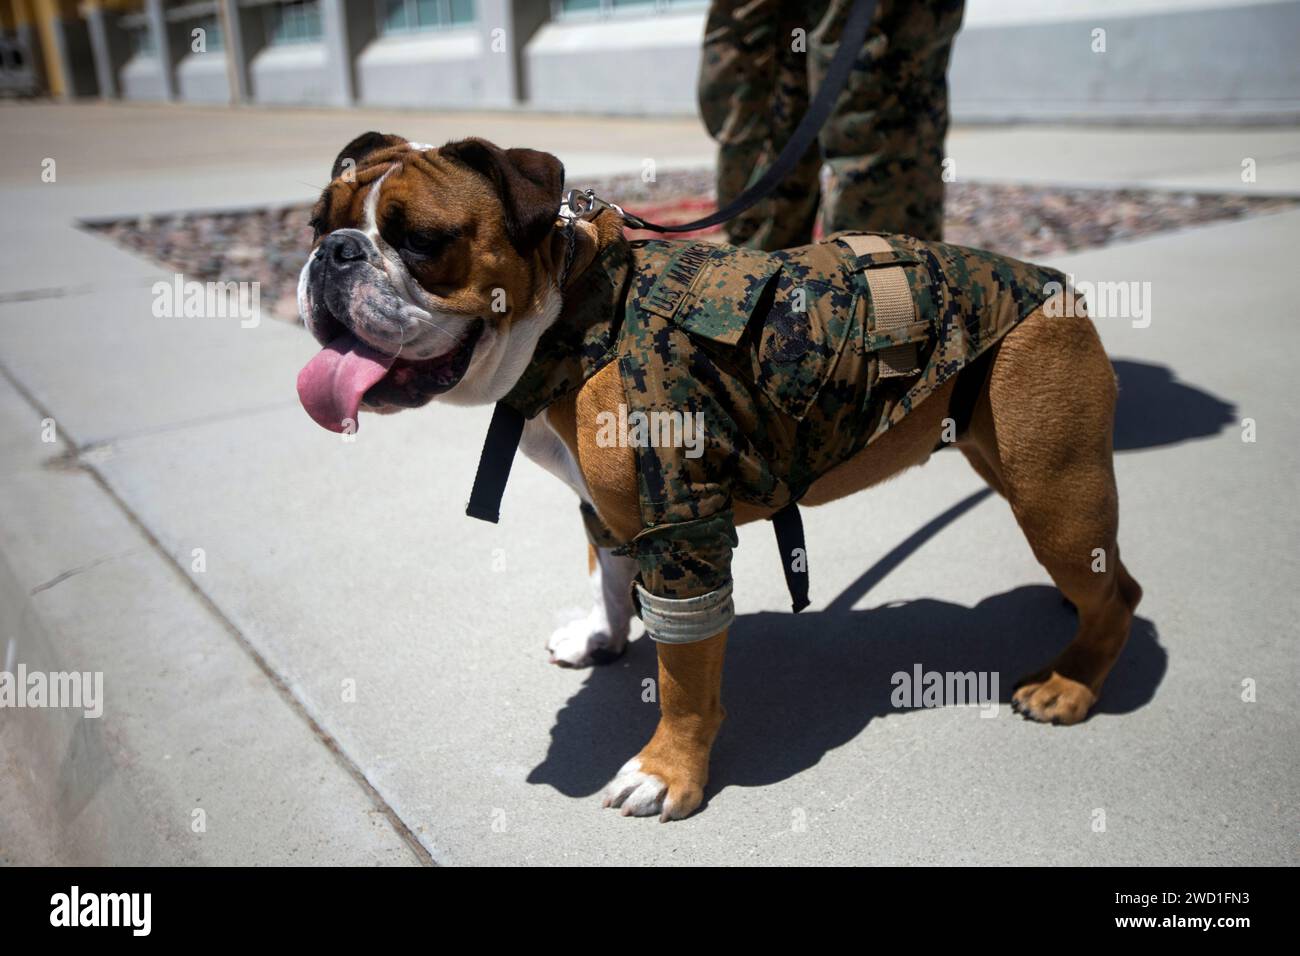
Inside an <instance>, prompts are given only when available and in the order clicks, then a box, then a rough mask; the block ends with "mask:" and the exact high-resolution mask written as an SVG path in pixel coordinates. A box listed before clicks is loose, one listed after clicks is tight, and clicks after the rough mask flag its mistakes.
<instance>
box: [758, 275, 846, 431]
mask: <svg viewBox="0 0 1300 956" xmlns="http://www.w3.org/2000/svg"><path fill="white" fill-rule="evenodd" d="M857 306H858V293H857V292H856V291H855V290H854V289H853V287H852V286H851V285H849V284H848V283H846V282H843V281H839V282H833V281H827V280H826V279H822V278H808V277H805V276H802V275H800V274H799V270H797V269H789V268H787V269H782V270H781V273H780V274H779V275H778V276H777V280H776V290H775V293H774V294H773V296H772V307H771V309H769V310H768V312H767V315H766V316H765V317H764V320H763V330H762V333H761V334H760V336H759V341H758V356H757V376H756V380H757V383H758V386H759V387H760V388H761V389H762V390H763V392H764V393H765V394H766V395H767V397H768V398H770V399H771V400H772V401H773V402H774V403H775V404H776V405H777V407H779V408H780V409H781V410H782V411H783V412H785V414H787V415H789V416H791V417H792V418H795V419H801V418H803V417H804V415H806V414H807V413H808V409H809V407H810V406H811V405H812V404H813V402H814V401H815V400H816V398H817V396H818V394H820V393H821V390H822V388H823V387H824V386H825V385H826V382H827V381H828V380H829V379H830V377H831V375H832V374H833V373H834V371H835V367H836V365H837V364H838V363H839V357H840V352H841V351H842V350H843V348H844V342H845V340H846V339H847V338H848V334H849V331H850V328H851V326H852V323H853V320H854V316H855V314H856V312H857Z"/></svg>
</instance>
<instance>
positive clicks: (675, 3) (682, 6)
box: [551, 0, 707, 20]
mask: <svg viewBox="0 0 1300 956" xmlns="http://www.w3.org/2000/svg"><path fill="white" fill-rule="evenodd" d="M706 2H707V0H551V13H552V15H553V16H554V17H555V19H557V20H560V19H563V18H564V17H590V16H602V17H608V16H611V15H613V14H616V13H674V12H677V11H680V10H691V9H698V8H700V7H703V6H704V5H705V3H706Z"/></svg>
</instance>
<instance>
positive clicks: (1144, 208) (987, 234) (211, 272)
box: [87, 170, 1300, 321]
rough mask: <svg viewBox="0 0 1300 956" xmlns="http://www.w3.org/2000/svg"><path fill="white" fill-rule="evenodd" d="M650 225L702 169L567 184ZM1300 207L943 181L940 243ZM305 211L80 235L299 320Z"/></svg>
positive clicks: (1068, 233)
mask: <svg viewBox="0 0 1300 956" xmlns="http://www.w3.org/2000/svg"><path fill="white" fill-rule="evenodd" d="M571 185H574V186H579V187H584V188H585V187H588V186H590V187H592V188H594V189H595V190H596V192H597V194H598V195H601V196H603V197H605V198H608V199H611V200H615V201H618V202H621V203H622V204H624V205H626V206H627V207H629V208H631V209H633V210H634V211H636V212H638V213H641V214H642V215H646V216H648V217H650V218H652V219H658V220H662V221H667V222H674V221H675V222H682V221H686V220H688V219H690V218H692V217H694V216H698V215H700V214H701V213H700V212H699V210H698V209H696V208H689V209H683V210H674V208H673V206H674V204H675V203H690V202H691V201H695V202H694V205H698V200H700V199H704V198H711V197H712V194H713V177H712V173H711V172H710V171H709V170H689V171H674V172H671V173H666V174H664V175H662V176H661V177H660V178H659V180H658V181H657V182H654V183H646V182H643V181H642V180H641V177H640V176H635V175H634V176H623V177H613V178H606V179H596V180H590V181H587V182H583V183H573V184H571ZM1297 203H1300V199H1295V198H1290V197H1279V196H1246V195H1241V194H1235V193H1234V194H1209V193H1185V192H1184V193H1177V192H1155V191H1149V190H1129V189H1125V190H1099V189H1063V188H1059V187H1053V186H1017V185H1001V184H988V183H950V184H949V185H948V191H947V202H946V216H945V227H944V228H945V239H946V240H947V241H949V242H953V243H957V244H959V245H965V246H976V247H979V248H984V249H991V250H994V251H997V252H1002V253H1006V254H1008V255H1012V256H1015V257H1017V258H1020V259H1030V260H1033V259H1041V258H1044V257H1046V256H1052V255H1058V254H1060V253H1063V252H1069V251H1073V250H1078V249H1088V248H1095V247H1098V246H1105V245H1109V244H1111V243H1114V242H1119V241H1122V240H1125V239H1132V238H1135V237H1137V236H1145V235H1151V234H1153V233H1158V232H1165V231H1168V230H1171V229H1181V228H1185V227H1188V226H1195V225H1200V224H1203V223H1208V222H1214V221H1216V220H1223V219H1238V218H1241V217H1243V216H1251V215H1259V214H1261V213H1266V212H1272V211H1275V210H1280V209H1286V208H1290V207H1293V206H1295V205H1297ZM309 208H310V207H309V206H307V205H302V206H288V207H280V208H268V209H258V210H252V211H249V210H242V211H232V212H218V213H211V212H205V213H193V214H180V215H176V216H166V217H144V218H138V219H120V220H116V221H114V222H109V223H97V224H94V225H91V226H88V227H87V228H89V229H91V230H92V231H93V232H96V233H99V234H101V235H104V236H105V237H106V238H108V239H111V240H112V241H114V242H117V243H119V244H121V245H123V246H125V247H126V248H128V249H131V250H133V251H135V252H138V253H140V254H142V255H144V256H146V257H148V258H150V259H153V260H155V261H157V262H160V263H162V264H163V265H164V266H166V267H167V268H168V269H172V270H174V271H176V272H180V273H183V274H184V275H185V277H186V279H196V280H199V281H205V282H206V281H213V280H221V281H230V280H237V281H254V282H260V283H261V301H262V303H263V306H264V308H265V307H269V311H270V312H271V314H273V315H274V316H276V317H277V318H281V319H286V320H289V321H293V320H295V319H296V318H297V305H296V301H295V300H296V290H297V285H298V271H299V270H300V269H301V267H302V263H303V258H304V256H305V254H306V251H307V249H308V248H309V247H310V245H311V230H310V229H309V228H308V226H307V219H308V210H309Z"/></svg>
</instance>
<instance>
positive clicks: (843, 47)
mask: <svg viewBox="0 0 1300 956" xmlns="http://www.w3.org/2000/svg"><path fill="white" fill-rule="evenodd" d="M876 2H877V0H854V4H853V8H852V9H851V10H850V11H849V15H848V18H847V19H846V20H845V21H844V32H843V33H842V34H841V35H840V45H839V48H838V49H837V50H836V51H835V56H834V58H833V59H832V60H831V65H830V67H829V68H828V69H827V70H826V77H825V78H824V79H823V80H822V84H821V86H820V87H819V88H818V90H817V95H816V96H814V97H813V101H812V103H811V104H809V106H808V112H806V113H804V115H803V119H801V120H800V121H799V125H798V126H796V127H795V130H794V135H793V136H791V137H790V140H789V141H788V142H787V143H786V144H785V148H784V149H782V150H781V153H780V155H779V156H777V157H776V162H774V163H773V164H772V165H771V166H769V167H768V168H767V171H766V172H765V173H763V175H762V176H761V177H759V180H758V182H756V183H754V184H753V185H752V186H750V187H749V188H748V189H746V190H745V191H744V192H742V193H741V194H740V195H739V196H737V197H736V198H735V199H733V200H732V201H731V202H729V203H727V205H726V206H724V207H723V208H722V209H719V210H718V211H717V212H714V213H711V214H710V215H707V216H705V217H704V218H703V219H696V220H695V221H694V222H684V223H680V224H679V225H675V226H665V225H662V224H660V223H657V222H649V221H647V220H645V219H642V218H641V217H640V216H637V215H634V214H632V213H630V212H627V211H625V210H619V211H620V212H622V214H623V220H624V221H625V222H626V223H627V224H628V225H629V226H631V227H632V228H633V229H648V230H649V231H651V232H693V231H694V230H696V229H707V228H708V227H709V226H716V225H717V224H718V223H720V222H726V221H727V220H728V219H735V218H736V217H737V216H739V215H740V214H741V213H742V212H744V211H745V210H746V209H748V208H749V207H750V206H752V205H754V203H756V202H759V201H760V200H762V199H765V198H767V196H768V194H770V193H771V192H772V190H773V189H775V188H776V187H777V185H778V184H779V183H780V182H781V180H783V179H785V178H786V177H787V176H789V175H790V174H791V173H792V172H794V168H795V166H797V165H798V164H799V160H801V159H802V158H803V155H804V153H806V152H807V151H808V147H809V146H811V145H812V144H813V141H814V140H815V139H816V138H817V134H818V133H820V132H821V128H822V127H823V126H825V125H826V120H827V119H828V118H829V117H830V115H831V112H832V111H833V110H834V109H835V102H836V100H838V99H839V98H840V93H842V92H843V91H844V87H845V85H846V84H847V83H848V81H849V74H850V73H852V72H853V64H854V62H855V61H856V60H857V58H858V54H859V53H861V52H862V44H863V43H864V42H866V39H867V32H868V31H869V30H870V29H871V21H872V20H874V19H875V18H876Z"/></svg>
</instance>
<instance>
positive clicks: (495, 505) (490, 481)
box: [465, 402, 524, 524]
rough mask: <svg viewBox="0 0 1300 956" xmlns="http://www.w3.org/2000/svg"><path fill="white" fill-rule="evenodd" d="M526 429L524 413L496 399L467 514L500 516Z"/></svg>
mask: <svg viewBox="0 0 1300 956" xmlns="http://www.w3.org/2000/svg"><path fill="white" fill-rule="evenodd" d="M523 433H524V416H523V415H521V414H520V413H519V412H517V411H515V410H514V409H513V408H511V407H510V406H509V405H506V404H505V403H504V402H497V406H496V408H494V409H493V410H492V423H491V424H490V425H488V432H487V438H486V439H485V440H484V441H483V454H482V455H480V456H479V460H478V472H477V473H476V474H475V475H474V488H473V490H472V491H470V493H469V505H468V507H466V508H465V514H467V515H469V516H470V517H471V518H479V519H481V520H483V521H491V522H492V523H493V524H496V523H497V521H498V519H500V517H501V496H502V495H503V494H505V491H506V481H507V480H508V479H509V478H510V466H511V465H512V464H513V463H514V460H515V449H517V448H518V447H519V439H520V437H521V436H522V435H523Z"/></svg>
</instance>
